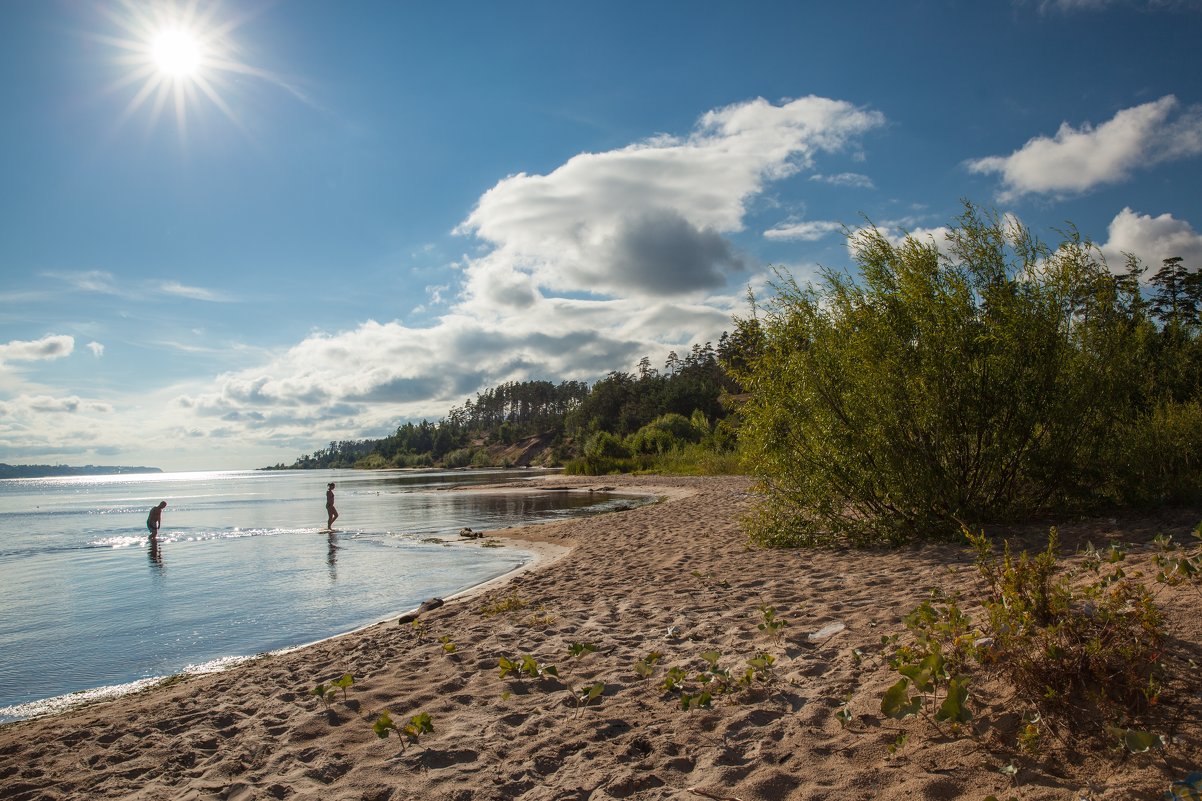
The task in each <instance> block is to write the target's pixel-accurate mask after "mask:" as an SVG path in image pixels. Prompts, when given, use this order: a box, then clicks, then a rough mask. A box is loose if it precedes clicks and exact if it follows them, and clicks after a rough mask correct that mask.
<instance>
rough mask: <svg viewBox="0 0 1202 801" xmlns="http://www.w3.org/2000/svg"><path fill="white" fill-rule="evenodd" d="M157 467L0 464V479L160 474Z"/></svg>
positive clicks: (160, 470)
mask: <svg viewBox="0 0 1202 801" xmlns="http://www.w3.org/2000/svg"><path fill="white" fill-rule="evenodd" d="M161 472H163V471H162V469H160V468H158V467H123V466H115V465H95V464H87V465H84V466H82V467H73V466H71V465H66V464H57V465H56V464H3V463H0V479H4V478H57V477H59V476H119V475H124V474H126V473H161Z"/></svg>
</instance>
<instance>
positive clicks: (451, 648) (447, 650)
mask: <svg viewBox="0 0 1202 801" xmlns="http://www.w3.org/2000/svg"><path fill="white" fill-rule="evenodd" d="M438 641H439V642H440V643H442V652H443V653H444V654H453V653H455V651H457V650H458V646H457V645H455V643H453V642H451V635H449V634H444V635H442V636H441V637H439V638H438Z"/></svg>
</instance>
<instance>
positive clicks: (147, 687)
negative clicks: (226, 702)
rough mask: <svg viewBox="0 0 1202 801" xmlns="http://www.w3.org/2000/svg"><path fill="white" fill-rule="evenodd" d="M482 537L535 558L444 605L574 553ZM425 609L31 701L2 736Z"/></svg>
mask: <svg viewBox="0 0 1202 801" xmlns="http://www.w3.org/2000/svg"><path fill="white" fill-rule="evenodd" d="M558 522H563V521H548V522H546V523H530V524H527V525H524V526H521V527H520V528H522V529H526V528H533V527H535V526H539V525H555V524H556V523H558ZM502 531H508V529H503V530H502ZM481 533H484V534H488V535H490V536H495V537H498V538H502V537H503V538H505V539H510V540H511V541H512V544H513V546H514V549H515V550H518V551H524V552H528V553H529V554H530V556H531V558H530V559H529V560H527V561H525V562H523V563H522V564H520V565H518V566H517V567H513V568H510V569H509V570H506V571H505V572H504V573H501V574H499V575H497V576H493V577H492V578H489V579H485V580H484V581H482V582H480V583H478V584H473V585H472V586H470V587H467V588H464V589H462V590H459V591H457V592H455V593H452V594H449V595H447V596H446V597H445V598H443V599H441V600H443V601H444V602H450V601H452V600H467V599H470V598H471V597H473V596H474V595H476V594H478V593H481V592H485V591H487V590H489V589H492V588H494V587H496V586H501V585H503V584H505V583H506V582H507V581H509V580H510V579H512V578H513V577H516V576H519V575H521V574H522V573H524V572H526V571H529V570H533V569H536V568H537V567H538V566H540V565H541V564H543V563H544V562H547V563H550V562H554V561H555V560H557V559H559V558H561V557H562V556H565V555H566V554H567V553H568V552H569V551H570V550H571V549H570V548H569V547H566V546H562V545H554V544H552V543H548V542H543V541H539V540H526V539H521V538H511V537H508V536H505V535H503V534H499V533H497V532H481ZM419 608H420V604H419V605H418V606H414V607H412V608H409V609H403V610H401V611H400V612H395V611H394V612H389V613H388V614H387V615H385V616H383V617H380V618H378V619H376V620H372V621H370V622H368V623H364V624H362V625H359V626H355V627H354V628H351V629H348V630H346V631H340V632H337V633H336V634H331V635H329V636H328V637H321V638H319V639H316V640H310V641H307V642H303V643H298V644H297V645H289V646H285V647H283V648H276V649H273V650H270V651H262V652H260V653H256V654H233V655H229V656H222V657H218V658H216V659H212V660H210V661H208V662H201V663H198V664H194V665H188V666H186V667H185V668H183V669H181V670H179V671H177V672H175V673H167V674H164V675H162V676H147V677H145V678H141V679H135V680H133V681H129V682H125V683H122V684H109V685H104V686H100V687H88V688H85V689H82V690H76V691H74V692H70V693H66V694H64V695H56V696H51V697H49V698H38V699H34V700H32V701H25V702H22V703H19V704H11V705H9V706H6V707H0V714H6V712H5V710H21V709H24V708H30V707H32V708H42V707H45V711H41V712H34V713H32V714H28V715H25V714H21V715H20V716H14V717H13V718H12V719H11V720H0V731H2V730H3V729H4V728H5V727H8V726H12V725H15V724H18V723H23V722H26V721H36V720H41V719H44V718H48V717H54V716H56V715H65V714H67V713H70V712H74V711H77V710H80V709H84V708H88V707H92V706H95V705H97V704H103V703H107V702H109V701H114V700H117V699H119V698H123V697H125V696H129V695H137V694H139V693H145V692H149V691H153V690H154V689H155V688H156V687H159V686H162V685H165V684H173V683H175V682H178V681H181V680H183V679H187V678H192V677H196V676H206V675H210V674H213V673H220V672H224V671H227V670H235V669H237V668H238V667H240V666H242V665H245V664H246V663H248V662H253V661H255V660H258V659H262V658H264V657H268V656H278V655H285V654H291V653H295V652H297V651H303V650H304V649H306V648H309V647H312V646H314V645H319V644H321V643H324V642H327V641H329V640H335V639H337V638H339V637H347V636H351V635H354V634H356V633H358V632H360V631H363V630H365V629H369V628H372V627H374V626H378V625H381V624H385V623H388V622H390V621H393V620H396V619H397V618H399V617H404V616H406V615H409V614H413V613H416V612H417V611H418V610H419Z"/></svg>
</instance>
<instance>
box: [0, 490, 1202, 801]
mask: <svg viewBox="0 0 1202 801" xmlns="http://www.w3.org/2000/svg"><path fill="white" fill-rule="evenodd" d="M542 483H545V484H547V485H551V486H559V487H563V488H572V489H573V490H575V491H587V490H589V489H594V490H597V489H601V488H603V487H608V488H614V489H617V490H620V491H634V492H642V493H649V494H653V495H655V496H657V497H659V498H660V499H661V500H660V502H658V503H654V504H650V505H647V506H641V507H637V508H634V509H630V510H627V511H621V512H614V513H611V514H605V515H600V516H596V517H590V518H583V519H577V520H571V521H565V522H560V523H553V524H546V525H542V526H534V527H527V528H523V529H509V530H506V531H503V532H489V534H490V535H497V536H499V537H503V538H509V539H514V540H524V541H528V542H535V543H544V544H546V545H547V546H553V547H547V548H546V549H545V550H546V553H545V556H544V557H543V558H541V559H540V560H539V562H538V563H537V564H535V565H533V566H532V567H531V568H529V569H526V570H523V571H521V572H519V573H517V574H513V575H510V576H508V577H506V578H505V579H504V580H503V581H499V582H493V583H491V584H489V585H487V586H485V587H481V588H477V589H476V590H475V591H473V592H470V593H466V594H464V595H463V596H461V597H458V598H453V599H449V600H448V601H447V603H445V604H444V605H443V606H441V607H439V608H437V609H433V610H431V611H428V612H425V613H422V614H421V615H420V617H419V621H420V625H413V624H410V623H404V624H398V622H397V621H396V620H395V619H393V620H390V621H388V622H385V623H381V624H378V625H375V626H371V627H369V628H366V629H363V630H360V631H357V632H354V633H352V634H347V635H344V636H341V637H337V638H334V639H331V640H327V641H324V642H321V643H318V644H315V645H312V646H308V647H306V648H303V649H299V650H295V651H292V652H289V653H284V654H276V655H270V656H265V657H263V658H260V659H257V660H255V661H253V662H250V663H248V664H246V665H244V666H242V667H239V668H236V669H234V670H230V671H227V672H224V673H219V674H213V675H206V676H197V677H190V678H184V679H181V680H178V681H176V682H174V683H169V684H167V685H165V686H161V687H157V688H155V689H152V690H149V691H145V692H142V693H139V694H136V695H132V696H127V697H123V698H119V699H117V700H113V701H109V702H104V703H100V704H95V705H92V706H89V707H86V708H83V709H78V710H75V711H72V712H69V713H66V714H63V715H58V716H53V717H47V718H41V719H37V720H31V721H23V722H18V723H15V724H10V725H8V726H5V727H3V728H0V798H5V799H21V800H22V801H25V800H29V801H32V800H33V799H95V798H127V799H145V800H147V801H149V800H150V799H185V800H186V799H197V800H199V799H323V801H389V800H391V799H397V801H399V800H400V799H411V798H418V799H448V800H449V801H474V800H476V799H519V798H520V799H530V800H531V801H534V800H535V799H581V800H583V799H604V798H640V799H642V798H645V799H669V798H672V799H705V798H709V799H716V800H717V801H731V800H733V799H739V800H741V801H751V799H951V798H960V797H967V798H973V799H984V798H985V797H986V796H988V795H990V794H993V795H996V796H997V797H998V798H999V799H1001V800H1002V801H1005V799H1007V798H1018V799H1081V798H1088V799H1130V798H1160V797H1163V794H1164V792H1165V791H1166V790H1167V789H1168V788H1169V786H1170V783H1171V782H1172V781H1173V780H1175V779H1182V778H1184V777H1185V776H1186V774H1188V773H1189V772H1190V771H1191V770H1202V699H1200V698H1199V694H1198V685H1197V683H1196V682H1194V683H1192V684H1188V683H1180V682H1179V683H1177V684H1175V685H1173V686H1170V687H1169V692H1168V693H1166V696H1167V700H1166V707H1167V709H1169V710H1170V712H1169V714H1168V718H1171V719H1173V720H1174V721H1175V722H1174V728H1173V732H1172V735H1173V741H1172V742H1170V743H1169V744H1168V746H1167V747H1166V748H1165V749H1163V750H1161V751H1158V752H1154V753H1148V754H1138V755H1125V756H1124V755H1123V754H1122V753H1118V752H1116V753H1112V754H1093V755H1088V754H1081V753H1078V752H1076V751H1074V750H1073V749H1072V748H1071V747H1054V748H1051V749H1049V751H1048V752H1047V753H1044V754H1042V755H1037V756H1023V755H1020V754H1018V753H1017V751H1015V750H1014V749H1013V748H1010V749H1008V750H1006V749H1003V748H1000V747H998V746H997V741H996V738H991V736H990V733H989V732H988V731H984V732H982V733H980V734H979V735H978V736H977V737H958V738H946V737H943V736H941V735H940V734H939V732H937V731H935V730H934V729H933V728H931V726H930V725H929V724H926V723H924V722H922V721H917V720H915V719H909V720H907V721H905V722H902V723H898V722H896V721H892V720H889V719H888V718H886V717H884V716H883V715H882V713H881V709H880V699H881V694H882V693H883V692H884V690H885V688H887V687H888V686H890V685H891V684H893V683H894V682H895V681H896V680H897V674H896V672H894V671H893V670H891V669H890V668H889V667H888V665H887V664H885V662H884V659H883V658H882V657H883V655H884V650H883V646H882V645H881V637H882V635H891V634H894V633H899V632H904V627H903V626H902V624H901V622H900V619H901V616H902V615H904V614H906V613H907V612H909V611H910V610H912V609H913V608H914V606H915V605H917V604H918V603H919V602H920V601H921V600H922V599H923V598H924V597H926V596H927V593H928V591H929V590H930V588H931V587H933V586H936V585H938V586H941V587H943V588H944V589H946V590H949V591H955V590H958V591H961V592H965V593H966V594H967V592H968V591H970V590H972V589H973V588H977V587H979V579H978V578H977V576H976V571H975V569H974V568H973V566H972V563H971V556H970V554H969V553H968V552H967V551H966V550H965V549H961V548H956V547H948V546H933V545H926V546H920V547H913V548H904V549H899V550H895V551H875V550H874V551H852V550H821V551H764V550H759V549H754V548H751V547H749V546H748V545H747V541H746V537H745V534H744V533H743V531H742V529H741V526H740V519H741V517H742V516H743V515H744V514H745V513H746V511H747V510H748V509H749V507H750V504H751V500H752V499H751V496H750V493H749V489H750V483H749V481H748V480H747V479H744V478H669V477H606V478H582V477H563V476H557V477H552V478H547V479H543V480H542ZM1200 517H1202V513H1200V512H1196V511H1195V512H1190V511H1174V512H1172V513H1167V512H1166V513H1165V514H1163V515H1159V516H1156V515H1151V516H1149V515H1144V516H1139V517H1136V516H1132V517H1130V518H1121V519H1106V520H1101V521H1099V520H1092V521H1061V520H1056V521H1050V522H1053V523H1055V524H1056V525H1058V526H1059V527H1060V533H1061V537H1062V541H1063V542H1064V543H1065V545H1066V547H1068V548H1071V547H1072V545H1073V544H1074V543H1078V542H1083V541H1085V540H1087V539H1088V540H1092V541H1093V542H1094V543H1095V544H1098V545H1102V544H1105V543H1107V542H1131V543H1136V544H1137V545H1136V547H1134V548H1132V549H1131V555H1130V556H1129V557H1128V565H1127V570H1128V572H1129V573H1131V572H1137V571H1138V570H1140V569H1141V565H1142V566H1143V569H1144V572H1146V573H1151V572H1153V571H1151V570H1149V569H1148V567H1147V566H1148V565H1150V564H1151V555H1152V553H1153V551H1152V549H1151V548H1148V547H1142V546H1141V545H1139V544H1141V543H1148V542H1150V540H1151V538H1152V537H1153V536H1155V535H1156V534H1157V533H1160V532H1164V533H1170V534H1174V535H1176V536H1177V537H1178V538H1179V539H1181V538H1186V537H1185V535H1186V533H1187V532H1188V531H1189V530H1190V529H1191V528H1192V527H1193V525H1195V524H1196V523H1197V522H1198V520H1199V519H1200ZM1047 525H1048V522H1046V521H1045V522H1041V523H1040V524H1038V525H1035V524H1033V525H1031V526H1028V527H1023V528H1021V529H1018V528H1016V529H1011V530H1009V531H1000V530H999V531H990V532H989V533H990V534H992V535H994V536H1000V535H1003V534H1008V535H1011V536H1015V537H1020V538H1025V540H1024V541H1026V542H1029V543H1030V544H1031V546H1032V547H1035V548H1038V547H1039V546H1040V545H1041V544H1042V537H1044V536H1046V531H1047ZM514 544H515V545H516V543H514ZM1068 561H1069V562H1071V561H1072V558H1069V559H1068ZM1157 602H1158V604H1160V606H1161V608H1162V609H1163V610H1164V613H1165V619H1166V628H1167V630H1168V632H1169V635H1170V637H1169V646H1168V650H1167V652H1166V657H1165V659H1166V662H1172V665H1173V666H1184V665H1187V664H1188V660H1189V659H1193V660H1194V661H1195V662H1196V663H1200V664H1202V625H1200V622H1199V616H1198V614H1197V610H1198V595H1197V593H1196V592H1195V591H1193V590H1189V589H1181V590H1176V591H1170V592H1162V593H1160V594H1158V596H1157ZM765 607H771V608H772V609H773V610H774V613H775V616H776V619H777V620H784V621H786V622H787V624H788V625H787V626H785V627H782V628H781V629H779V630H778V632H777V636H774V635H773V633H772V632H771V631H770V630H761V629H760V625H761V624H763V623H764V622H765V615H764V611H763V609H764V608H765ZM399 611H400V610H398V612H399ZM968 611H971V608H970V609H969V610H968ZM573 643H589V644H591V645H593V646H595V648H596V650H595V652H587V651H586V652H584V653H582V654H580V655H579V656H573V655H572V654H571V652H570V646H571V645H572V644H573ZM451 646H453V650H451ZM857 650H858V653H857ZM653 651H654V652H658V653H659V654H661V655H662V656H661V657H660V659H659V660H658V661H656V662H655V663H654V664H650V665H649V666H648V667H649V670H648V671H647V672H649V673H650V675H649V676H648V677H645V678H644V677H643V676H640V675H639V673H638V672H636V665H637V664H638V663H639V662H640V660H645V658H646V657H647V656H648V655H649V654H650V653H651V652H653ZM713 652H716V653H717V654H719V656H718V657H717V665H718V666H719V667H721V668H725V669H729V670H730V671H731V672H732V673H733V674H735V675H742V674H743V672H744V671H745V670H746V668H747V661H748V660H749V659H753V658H755V657H757V656H758V655H760V654H762V653H767V654H770V655H771V656H772V657H774V659H775V661H774V662H773V663H772V665H771V666H770V668H769V669H768V670H767V671H766V672H764V673H763V674H762V675H761V676H760V677H759V678H757V680H756V681H753V682H752V686H751V689H750V690H745V691H739V692H732V693H729V694H725V695H720V696H718V697H715V698H714V699H713V701H712V705H711V706H710V707H708V708H698V709H688V710H684V709H681V702H680V697H679V693H673V692H669V691H666V690H665V689H664V688H663V681H664V678H665V676H666V675H667V674H668V671H669V670H670V669H671V668H673V667H680V668H684V669H685V670H686V671H687V674H688V675H689V676H690V677H692V676H695V675H696V674H697V673H698V671H700V670H702V669H703V668H705V666H706V661H705V657H704V656H703V654H706V653H710V654H711V658H713V657H712V654H713ZM526 655H528V656H530V657H532V658H533V660H534V662H535V663H537V664H538V665H540V666H542V667H543V668H546V667H547V666H549V665H550V666H554V667H555V668H556V670H557V671H558V678H555V677H553V676H546V677H543V678H541V679H540V678H537V677H532V676H527V677H524V678H522V679H520V680H519V679H517V678H515V677H514V676H512V675H510V676H506V677H504V678H502V677H501V676H500V675H499V674H500V670H499V669H498V664H499V660H500V659H501V658H502V657H506V658H510V659H519V658H520V657H522V656H526ZM1171 672H1172V673H1173V675H1174V676H1177V675H1182V674H1185V673H1187V672H1188V671H1187V670H1185V669H1181V670H1177V669H1176V668H1175V667H1174V669H1173V670H1171ZM1197 672H1198V671H1197V669H1196V666H1195V668H1194V670H1193V673H1195V674H1196V673H1197ZM344 673H350V674H352V676H353V677H354V685H353V686H352V687H350V688H349V689H348V690H347V692H346V696H345V700H344V698H343V694H342V692H341V691H339V693H338V694H337V696H336V698H335V699H334V700H332V701H331V703H330V704H329V707H328V708H327V707H326V706H324V705H323V704H322V703H321V701H319V700H318V699H317V698H315V697H314V696H313V695H312V693H311V691H312V689H313V688H314V686H315V685H317V684H318V683H319V682H329V681H331V680H335V679H337V678H338V677H340V676H342V675H343V674H344ZM598 683H601V684H604V690H603V691H602V692H601V693H600V695H599V697H596V698H594V699H592V700H591V701H589V702H588V703H587V704H582V703H580V700H579V695H580V694H581V693H585V692H587V688H589V687H592V686H595V685H596V684H598ZM690 687H691V688H692V689H690V690H688V691H690V692H692V691H693V690H694V689H699V686H698V685H690ZM972 692H973V694H974V697H975V698H976V699H977V700H978V701H981V702H982V703H983V704H984V705H985V706H987V707H988V708H989V709H990V711H991V713H992V717H993V719H995V720H997V721H1004V720H1005V719H1006V714H1007V711H1008V709H1013V708H1016V707H1014V704H1013V699H1007V698H1006V697H1005V695H1004V692H1003V691H1001V690H1000V689H999V688H996V687H990V686H987V685H983V686H974V687H973V688H972ZM848 698H850V700H849V701H848V700H847V699H848ZM845 701H846V706H844V704H845ZM844 708H845V709H846V714H845V715H843V716H842V717H843V720H842V721H841V720H840V718H839V717H837V716H836V713H837V712H839V711H840V710H841V709H844ZM383 710H389V712H390V714H391V717H392V718H393V720H394V721H396V722H397V723H398V724H399V725H403V724H404V723H405V722H407V721H408V720H409V719H410V718H411V717H412V716H415V715H419V714H422V713H424V714H428V715H429V717H430V721H431V723H432V725H433V731H432V732H429V733H425V734H422V735H421V736H420V739H419V741H418V742H416V743H410V744H408V745H406V746H405V747H403V748H402V745H403V740H402V739H400V738H398V737H395V736H390V737H388V738H387V739H384V740H381V739H380V738H378V737H377V736H376V734H375V733H374V732H373V729H372V724H373V723H374V722H375V721H376V720H377V718H378V716H379V714H380V713H381V712H382V711H383ZM1011 722H1013V721H1011ZM998 725H1002V724H1001V723H999V724H998ZM903 732H905V733H909V735H910V736H909V740H908V742H907V743H906V744H905V745H904V746H903V747H901V748H900V749H897V750H896V752H895V753H891V752H890V746H891V745H892V744H894V743H895V742H896V741H897V738H898V735H899V734H900V733H903Z"/></svg>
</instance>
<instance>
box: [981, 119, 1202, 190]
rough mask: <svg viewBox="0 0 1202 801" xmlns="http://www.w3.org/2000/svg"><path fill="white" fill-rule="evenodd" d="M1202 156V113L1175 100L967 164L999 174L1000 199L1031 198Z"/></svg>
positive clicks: (1065, 126)
mask: <svg viewBox="0 0 1202 801" xmlns="http://www.w3.org/2000/svg"><path fill="white" fill-rule="evenodd" d="M1199 153H1202V107H1199V106H1190V107H1188V108H1185V109H1181V108H1180V103H1178V101H1177V98H1176V97H1174V96H1173V95H1166V96H1165V97H1162V98H1160V99H1159V100H1155V101H1152V102H1150V103H1144V104H1143V105H1139V106H1134V107H1132V108H1128V109H1123V110H1122V111H1120V112H1118V113H1117V114H1115V115H1114V117H1113V118H1112V119H1110V120H1108V121H1106V122H1104V123H1102V124H1101V125H1099V126H1097V127H1093V126H1092V125H1090V124H1089V123H1085V124H1084V125H1082V126H1081V127H1080V128H1074V127H1072V126H1071V125H1069V124H1068V123H1067V122H1065V123H1063V124H1061V126H1060V129H1059V130H1058V131H1057V132H1056V134H1055V136H1052V137H1047V136H1037V137H1035V138H1033V139H1031V140H1030V141H1028V142H1027V143H1026V144H1025V145H1023V147H1022V148H1021V149H1019V150H1017V151H1015V152H1014V153H1011V154H1010V155H1009V156H988V157H986V158H980V159H975V160H971V161H969V162H967V164H966V166H967V168H968V169H969V171H971V172H974V173H982V174H997V175H1000V176H1001V179H1002V190H1001V192H1000V193H999V199H1000V200H1001V201H1003V202H1008V201H1010V200H1012V199H1014V198H1017V197H1021V196H1022V195H1027V194H1051V195H1056V196H1061V195H1070V194H1076V193H1081V192H1086V191H1088V190H1090V189H1093V188H1094V187H1096V186H1099V185H1102V184H1113V183H1118V182H1120V181H1123V180H1125V179H1126V178H1127V177H1128V176H1129V175H1130V174H1131V172H1132V171H1133V170H1135V169H1136V168H1137V167H1142V166H1151V165H1154V164H1159V163H1162V162H1167V161H1174V160H1177V159H1182V158H1187V157H1190V156H1196V155H1198V154H1199Z"/></svg>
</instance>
